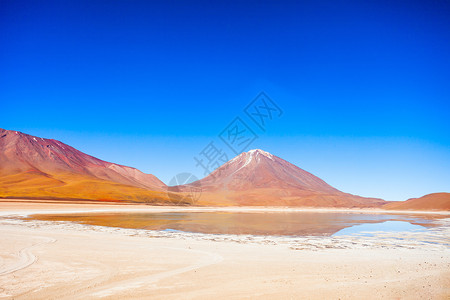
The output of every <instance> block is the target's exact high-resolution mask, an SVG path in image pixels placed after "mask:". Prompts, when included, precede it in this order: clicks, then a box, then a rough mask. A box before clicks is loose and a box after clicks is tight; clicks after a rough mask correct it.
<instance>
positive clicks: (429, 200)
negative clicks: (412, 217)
mask: <svg viewBox="0 0 450 300" xmlns="http://www.w3.org/2000/svg"><path fill="white" fill-rule="evenodd" d="M383 208H385V209H393V210H395V209H398V210H403V209H411V210H450V193H433V194H428V195H425V196H423V197H420V198H412V199H409V200H406V201H399V202H390V203H388V204H386V205H384V206H383Z"/></svg>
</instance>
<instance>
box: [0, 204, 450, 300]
mask: <svg viewBox="0 0 450 300" xmlns="http://www.w3.org/2000/svg"><path fill="white" fill-rule="evenodd" d="M122 209H124V210H125V209H126V210H128V211H132V210H138V211H141V209H144V210H145V211H167V210H179V209H180V208H179V207H175V208H173V207H170V208H169V207H149V206H138V207H137V206H133V205H125V206H122V205H120V207H119V206H118V205H105V204H102V205H92V206H91V205H85V204H84V205H83V204H63V205H61V204H60V205H57V204H51V203H48V204H43V203H41V204H32V203H26V202H24V203H17V202H15V203H13V202H11V203H5V202H3V203H0V237H1V238H2V242H1V243H0V299H3V298H5V299H12V298H14V299H97V298H101V299H130V298H156V299H211V298H214V299H234V298H237V299H241V298H244V299H250V298H260V299H339V298H341V299H381V298H386V299H450V225H449V219H446V220H442V222H441V223H442V226H441V227H437V228H433V229H432V230H430V231H428V232H427V233H410V234H379V235H377V236H376V237H371V238H369V237H337V238H331V237H324V238H321V237H305V238H289V237H257V236H233V235H205V234H194V233H170V232H154V231H153V232H150V231H146V230H136V229H118V228H107V227H99V226H90V225H79V224H72V223H51V222H45V221H29V222H25V221H21V220H17V219H13V218H9V217H8V216H7V215H11V214H16V215H26V214H30V213H33V212H47V213H48V212H50V211H53V212H69V211H71V212H75V211H77V212H82V211H92V210H97V211H110V210H122ZM184 209H187V210H192V209H195V210H198V209H199V208H184ZM202 209H203V208H202ZM204 209H209V208H204ZM211 209H212V210H215V209H216V208H211ZM228 209H232V210H236V211H240V210H244V211H246V210H247V208H245V209H242V208H228ZM248 209H250V210H253V209H255V208H248ZM266 210H267V209H266ZM256 211H264V209H263V208H261V209H256ZM358 211H360V210H358ZM370 212H373V210H370ZM399 238H401V239H399Z"/></svg>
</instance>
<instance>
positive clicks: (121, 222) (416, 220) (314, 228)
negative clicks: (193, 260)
mask: <svg viewBox="0 0 450 300" xmlns="http://www.w3.org/2000/svg"><path fill="white" fill-rule="evenodd" d="M31 218H33V219H39V220H48V221H73V222H78V223H83V224H90V225H100V226H111V227H123V228H142V229H149V230H166V229H172V230H180V231H188V232H198V233H210V234H252V235H285V236H308V235H311V236H321V235H323V236H330V235H333V234H335V233H337V232H339V231H341V232H342V231H343V230H352V229H351V228H354V229H353V230H356V229H358V227H357V226H363V225H366V226H370V225H375V223H378V225H380V224H381V226H385V229H386V230H387V231H389V226H387V225H390V224H391V227H392V226H394V225H396V224H394V225H392V224H393V223H397V222H399V221H401V223H406V224H410V223H412V224H416V225H412V224H410V225H411V226H414V228H416V227H415V226H419V225H420V226H419V227H421V228H425V227H430V226H433V222H432V221H433V218H437V216H430V215H420V216H419V215H414V216H409V215H399V214H395V215H393V214H392V215H390V214H363V213H331V212H270V213H267V212H266V213H236V212H232V213H231V212H165V213H115V214H76V215H75V214H71V215H36V216H33V217H31ZM383 222H384V223H383ZM390 222H391V223H390ZM382 224H385V225H382ZM352 226H354V227H352ZM423 226H425V227H423ZM397 227H398V226H397ZM392 228H393V229H395V227H392ZM405 228H406V227H405ZM407 230H409V229H407ZM344 233H345V231H344Z"/></svg>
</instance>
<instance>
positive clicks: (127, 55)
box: [0, 1, 450, 200]
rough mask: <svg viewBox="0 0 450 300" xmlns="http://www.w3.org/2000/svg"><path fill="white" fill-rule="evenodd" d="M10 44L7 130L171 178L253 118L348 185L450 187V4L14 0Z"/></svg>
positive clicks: (5, 21) (2, 61)
mask: <svg viewBox="0 0 450 300" xmlns="http://www.w3.org/2000/svg"><path fill="white" fill-rule="evenodd" d="M0 45H1V47H0V66H1V67H0V105H1V106H0V107H1V109H2V114H1V118H0V127H2V128H6V129H12V130H20V131H24V132H26V133H30V134H33V135H37V136H42V137H48V138H55V139H59V140H61V141H63V142H65V143H67V144H70V145H72V146H74V147H75V148H77V149H79V150H81V151H83V152H86V153H88V154H91V155H94V156H97V157H99V158H101V159H104V160H108V161H113V162H116V163H121V164H125V165H130V166H133V167H137V168H139V169H141V170H142V171H145V172H149V173H153V174H155V175H157V176H158V177H159V178H161V179H162V180H163V181H165V182H169V181H170V179H171V178H172V177H173V176H174V175H176V174H177V173H180V172H192V173H194V174H196V175H197V176H198V177H202V176H203V171H202V169H200V168H198V167H196V165H195V161H194V159H193V158H194V156H198V154H199V153H200V152H201V151H202V149H203V148H204V147H205V146H207V145H208V144H209V143H210V142H211V141H213V142H214V143H215V144H216V145H217V146H218V147H219V148H221V149H222V150H223V151H227V153H228V154H227V155H228V156H229V157H230V158H231V157H232V156H233V153H232V152H231V151H230V150H229V149H228V148H227V146H226V145H224V144H223V142H222V141H221V140H220V139H219V138H218V135H219V133H220V132H222V130H223V129H224V128H225V127H226V126H227V125H228V124H229V123H230V122H231V121H232V120H233V119H234V118H235V117H238V116H239V117H241V118H242V120H244V121H245V122H246V124H247V125H248V126H249V127H251V128H252V130H253V131H254V132H255V133H256V134H257V135H258V138H257V139H256V140H255V141H254V142H253V143H252V144H251V145H249V146H248V147H247V148H248V149H253V148H261V149H265V150H267V151H270V152H272V153H273V154H275V155H278V156H280V157H282V158H284V159H286V160H288V161H290V162H292V163H294V164H296V165H298V166H299V167H301V168H303V169H305V170H307V171H310V172H312V173H313V174H315V175H317V176H319V177H321V178H322V179H324V180H325V181H327V182H328V183H329V184H331V185H333V186H335V187H336V188H339V189H341V190H343V191H345V192H350V193H354V194H359V195H363V196H373V197H381V198H384V199H386V200H404V199H407V198H410V197H417V196H422V195H424V194H427V193H431V192H450V150H449V149H450V135H449V132H450V121H449V120H450V117H449V111H450V84H448V82H449V79H450V56H449V55H448V53H450V3H449V2H448V1H363V2H361V1H321V2H320V1H296V2H290V1H223V2H222V1H216V2H207V1H190V2H187V1H186V2H184V1H160V2H157V1H133V2H129V1H114V2H110V1H54V2H52V1H40V2H39V3H38V2H32V1H29V2H28V1H2V2H1V4H0ZM261 91H265V92H266V93H267V95H269V96H270V98H271V99H272V100H273V101H274V102H275V103H276V104H277V105H278V106H279V107H280V108H281V109H282V110H283V114H282V116H280V117H279V118H275V117H274V119H273V120H271V121H269V122H267V124H266V125H267V126H266V127H265V131H263V130H261V129H260V128H259V127H258V126H257V125H256V124H255V123H253V122H252V120H250V119H249V118H248V116H247V115H246V114H245V112H244V108H245V107H246V106H247V105H248V104H249V103H250V102H251V101H252V100H253V99H254V98H255V97H256V96H257V95H258V94H259V92H261Z"/></svg>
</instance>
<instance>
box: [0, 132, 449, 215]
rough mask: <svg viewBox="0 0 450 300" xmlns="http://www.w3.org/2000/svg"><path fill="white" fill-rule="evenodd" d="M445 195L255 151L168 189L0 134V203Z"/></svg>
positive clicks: (361, 203)
mask: <svg viewBox="0 0 450 300" xmlns="http://www.w3.org/2000/svg"><path fill="white" fill-rule="evenodd" d="M199 187H201V191H202V192H201V197H199V198H198V199H195V198H194V197H193V196H192V190H193V188H197V189H198V188H199ZM168 191H169V192H168ZM174 191H175V192H174ZM449 195H450V194H449V193H440V194H434V196H429V197H426V196H425V197H422V198H423V199H422V198H418V199H411V200H408V201H404V202H392V203H388V202H386V201H384V200H382V199H377V198H366V197H360V196H356V195H352V194H348V193H344V192H342V191H339V190H337V189H336V188H334V187H332V186H330V185H328V184H327V183H326V182H325V181H323V180H322V179H320V178H318V177H316V176H314V175H313V174H311V173H309V172H307V171H305V170H303V169H301V168H299V167H297V166H295V165H293V164H291V163H289V162H287V161H286V160H284V159H282V158H280V157H277V156H275V155H273V154H270V153H268V152H266V151H263V150H260V149H255V150H250V151H248V152H243V153H241V154H240V155H238V156H236V157H235V158H233V159H232V160H230V161H228V162H227V163H225V164H223V165H222V166H220V167H219V168H217V169H216V170H215V171H213V172H212V173H211V174H209V175H208V176H206V177H205V178H203V179H201V180H199V181H197V182H194V183H190V184H187V185H180V186H177V187H175V188H174V187H171V188H169V189H168V187H167V186H166V185H165V184H164V183H163V182H162V181H161V180H159V179H158V178H157V177H156V176H154V175H152V174H145V173H143V172H141V171H139V170H138V169H135V168H132V167H127V166H123V165H119V164H115V163H111V162H106V161H103V160H101V159H98V158H95V157H93V156H90V155H88V154H85V153H83V152H81V151H79V150H77V149H75V148H73V147H71V146H69V145H66V144H64V143H62V142H60V141H57V140H54V139H45V138H39V137H35V136H31V135H28V134H25V133H22V132H19V131H11V130H5V129H0V198H17V199H55V200H56V199H61V200H91V201H118V202H140V203H141V202H143V203H150V204H154V205H157V204H161V205H167V204H180V205H190V204H196V205H210V206H254V205H256V206H297V207H298V206H302V207H303V206H307V207H346V208H351V207H358V208H363V207H367V208H386V209H445V210H448V209H450V199H449V197H448V196H449ZM194 200H195V203H194ZM424 203H425V204H424Z"/></svg>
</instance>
